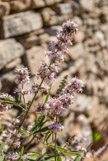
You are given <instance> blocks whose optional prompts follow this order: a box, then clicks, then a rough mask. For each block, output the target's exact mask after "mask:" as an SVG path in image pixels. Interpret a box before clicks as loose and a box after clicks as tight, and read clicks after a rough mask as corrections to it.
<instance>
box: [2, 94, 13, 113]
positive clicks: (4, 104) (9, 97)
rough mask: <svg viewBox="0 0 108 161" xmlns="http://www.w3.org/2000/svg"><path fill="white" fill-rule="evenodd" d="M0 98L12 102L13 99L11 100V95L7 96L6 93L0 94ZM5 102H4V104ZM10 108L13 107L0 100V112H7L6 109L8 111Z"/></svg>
mask: <svg viewBox="0 0 108 161" xmlns="http://www.w3.org/2000/svg"><path fill="white" fill-rule="evenodd" d="M0 98H7V99H10V100H12V101H14V98H13V97H12V96H11V95H9V94H7V93H6V94H5V93H3V94H1V95H0ZM5 102H6V103H5ZM12 106H13V105H12V104H9V103H7V101H4V100H0V111H4V110H8V109H10V108H11V107H12Z"/></svg>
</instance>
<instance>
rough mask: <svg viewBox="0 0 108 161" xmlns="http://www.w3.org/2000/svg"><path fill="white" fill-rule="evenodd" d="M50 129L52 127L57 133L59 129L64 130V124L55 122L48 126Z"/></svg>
mask: <svg viewBox="0 0 108 161" xmlns="http://www.w3.org/2000/svg"><path fill="white" fill-rule="evenodd" d="M48 128H49V129H52V130H53V131H54V133H57V132H58V131H62V130H63V129H64V127H63V125H61V124H60V123H54V124H51V125H49V126H48Z"/></svg>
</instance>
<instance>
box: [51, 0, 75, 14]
mask: <svg viewBox="0 0 108 161" xmlns="http://www.w3.org/2000/svg"><path fill="white" fill-rule="evenodd" d="M54 10H56V12H57V13H58V14H72V6H71V5H70V3H60V4H57V5H56V7H54Z"/></svg>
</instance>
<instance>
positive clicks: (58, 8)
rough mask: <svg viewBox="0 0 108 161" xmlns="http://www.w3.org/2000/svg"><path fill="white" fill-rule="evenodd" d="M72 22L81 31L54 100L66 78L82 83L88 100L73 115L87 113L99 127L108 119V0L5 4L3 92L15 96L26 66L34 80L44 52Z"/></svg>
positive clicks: (5, 0)
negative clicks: (18, 74) (16, 82)
mask: <svg viewBox="0 0 108 161" xmlns="http://www.w3.org/2000/svg"><path fill="white" fill-rule="evenodd" d="M67 19H73V20H74V21H75V22H76V23H78V24H79V26H80V27H79V32H78V34H77V35H76V37H75V38H74V40H73V44H74V45H73V46H72V47H70V53H69V54H67V55H66V57H65V62H64V63H63V64H62V65H60V73H59V76H58V77H57V81H56V82H55V83H54V84H55V88H54V89H52V94H53V93H54V92H56V89H57V87H58V82H60V81H61V80H62V77H63V76H65V75H66V74H68V75H69V78H71V77H72V76H77V77H79V78H80V79H82V80H83V81H84V82H85V89H84V94H82V95H81V96H78V97H79V98H77V100H76V103H75V105H74V107H75V108H74V107H72V108H71V110H76V109H77V110H79V111H80V112H82V113H83V112H86V114H87V116H88V117H89V122H93V124H94V126H98V125H100V124H101V123H102V122H103V121H104V119H105V117H107V116H108V110H107V106H108V1H107V0H89V1H88V0H0V90H1V92H11V91H12V88H13V84H14V76H13V75H14V69H15V67H18V66H22V65H24V66H27V67H28V68H29V70H30V71H31V73H32V76H33V75H34V74H35V71H36V70H37V69H38V67H39V64H40V61H42V60H44V50H48V48H49V45H48V44H49V42H50V41H51V40H55V35H56V33H57V32H59V31H60V28H61V27H60V25H61V24H62V23H63V22H64V21H65V20H67ZM46 61H47V60H46ZM4 82H5V83H4ZM6 85H7V86H8V88H6ZM89 111H90V112H89ZM97 113H98V115H99V116H97ZM69 117H71V115H70V116H69ZM82 118H83V117H82ZM68 119H69V118H68ZM67 128H68V127H67Z"/></svg>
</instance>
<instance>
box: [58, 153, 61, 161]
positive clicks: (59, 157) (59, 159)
mask: <svg viewBox="0 0 108 161" xmlns="http://www.w3.org/2000/svg"><path fill="white" fill-rule="evenodd" d="M57 161H62V158H61V156H60V154H59V153H58V154H57Z"/></svg>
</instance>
